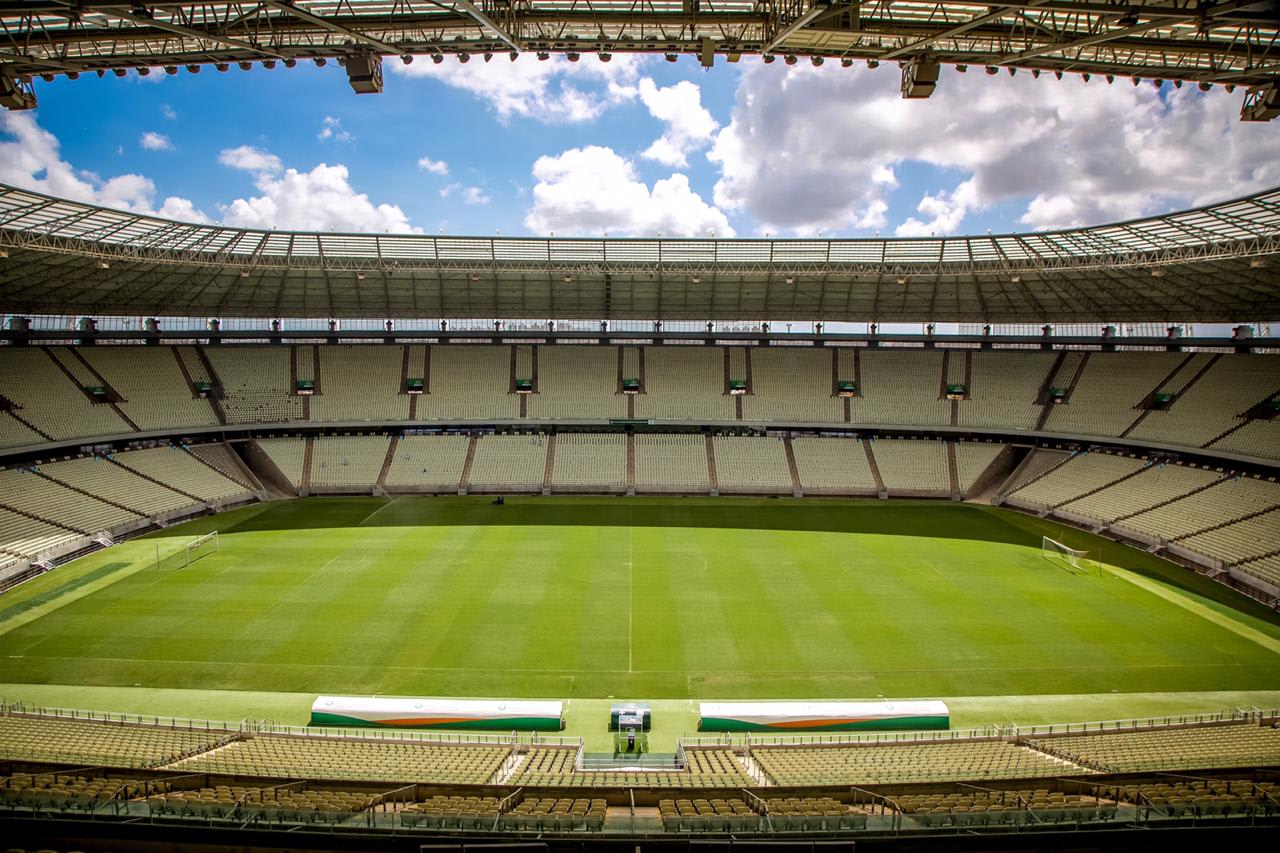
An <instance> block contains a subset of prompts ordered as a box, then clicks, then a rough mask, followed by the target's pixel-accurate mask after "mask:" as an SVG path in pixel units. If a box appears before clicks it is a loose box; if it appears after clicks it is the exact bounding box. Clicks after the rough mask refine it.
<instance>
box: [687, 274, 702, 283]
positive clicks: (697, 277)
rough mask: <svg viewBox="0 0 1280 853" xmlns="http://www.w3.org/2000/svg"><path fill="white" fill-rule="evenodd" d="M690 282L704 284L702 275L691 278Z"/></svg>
mask: <svg viewBox="0 0 1280 853" xmlns="http://www.w3.org/2000/svg"><path fill="white" fill-rule="evenodd" d="M689 281H691V282H693V283H694V284H702V276H700V275H695V276H693V277H691V278H690V279H689Z"/></svg>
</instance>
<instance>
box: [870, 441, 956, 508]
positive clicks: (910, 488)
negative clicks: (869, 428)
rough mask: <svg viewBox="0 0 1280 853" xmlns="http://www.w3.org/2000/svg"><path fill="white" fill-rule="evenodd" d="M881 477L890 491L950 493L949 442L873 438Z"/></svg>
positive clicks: (898, 493) (929, 493)
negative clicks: (948, 469)
mask: <svg viewBox="0 0 1280 853" xmlns="http://www.w3.org/2000/svg"><path fill="white" fill-rule="evenodd" d="M871 452H872V454H873V455H874V456H875V458H876V466H877V467H879V469H880V479H882V480H883V481H884V487H885V490H886V491H888V492H889V494H890V495H906V496H915V495H932V496H936V495H948V494H950V493H951V475H950V474H949V473H948V472H947V445H946V443H945V442H942V441H900V440H897V439H891V438H881V439H877V440H876V441H873V442H871Z"/></svg>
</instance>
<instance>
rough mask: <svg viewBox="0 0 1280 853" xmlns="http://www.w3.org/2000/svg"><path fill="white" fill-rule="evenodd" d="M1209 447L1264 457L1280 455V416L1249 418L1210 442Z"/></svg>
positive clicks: (1272, 457) (1269, 457)
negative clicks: (1268, 418) (1258, 418)
mask: <svg viewBox="0 0 1280 853" xmlns="http://www.w3.org/2000/svg"><path fill="white" fill-rule="evenodd" d="M1207 446H1208V447H1211V448H1213V449H1214V450H1222V451H1225V452H1228V453H1242V454H1244V455H1245V456H1257V457H1259V458H1263V459H1275V458H1277V457H1280V450H1278V449H1277V448H1280V418H1272V419H1271V420H1256V419H1255V420H1249V421H1245V422H1243V423H1241V424H1240V425H1239V426H1238V427H1237V428H1236V429H1234V430H1232V431H1230V432H1228V433H1226V434H1225V435H1223V436H1221V437H1219V438H1218V439H1217V440H1215V441H1211V442H1209V444H1208V445H1207Z"/></svg>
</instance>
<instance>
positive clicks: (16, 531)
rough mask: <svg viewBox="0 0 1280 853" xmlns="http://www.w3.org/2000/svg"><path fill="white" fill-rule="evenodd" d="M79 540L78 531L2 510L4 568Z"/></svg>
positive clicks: (0, 551)
mask: <svg viewBox="0 0 1280 853" xmlns="http://www.w3.org/2000/svg"><path fill="white" fill-rule="evenodd" d="M79 538H81V534H80V533H77V532H75V531H72V530H66V529H64V528H61V527H55V526H54V525H52V524H46V523H45V522H43V521H36V520H35V519H33V518H30V517H28V516H25V515H20V514H19V513H16V512H11V511H10V510H7V509H3V508H0V566H5V565H8V564H10V563H14V562H16V561H17V558H18V557H38V556H40V555H41V554H44V553H45V552H47V551H50V550H52V549H54V548H57V547H58V546H59V545H64V544H66V543H68V542H73V541H75V540H76V539H79ZM6 557H11V558H13V559H6Z"/></svg>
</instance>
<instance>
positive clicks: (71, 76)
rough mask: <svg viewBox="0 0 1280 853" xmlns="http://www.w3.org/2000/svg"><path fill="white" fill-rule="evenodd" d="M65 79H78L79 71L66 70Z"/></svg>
mask: <svg viewBox="0 0 1280 853" xmlns="http://www.w3.org/2000/svg"><path fill="white" fill-rule="evenodd" d="M197 67H199V66H197ZM67 79H68V80H79V79H80V72H79V71H68V72H67Z"/></svg>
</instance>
